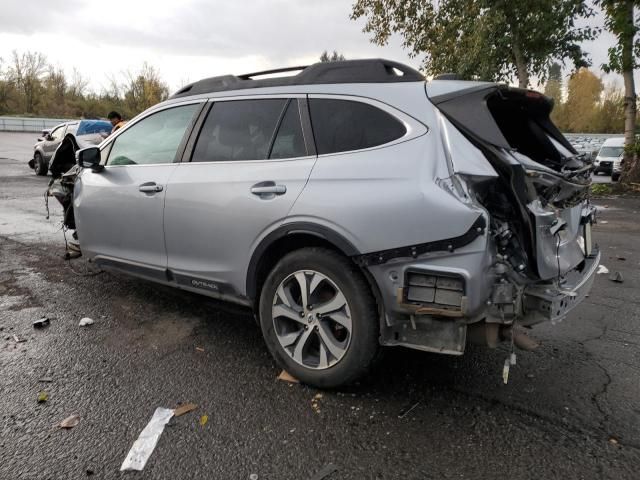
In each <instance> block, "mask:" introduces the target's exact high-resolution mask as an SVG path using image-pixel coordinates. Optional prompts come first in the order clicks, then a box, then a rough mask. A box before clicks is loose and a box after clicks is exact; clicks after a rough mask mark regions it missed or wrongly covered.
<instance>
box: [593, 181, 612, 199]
mask: <svg viewBox="0 0 640 480" xmlns="http://www.w3.org/2000/svg"><path fill="white" fill-rule="evenodd" d="M591 193H592V194H593V195H595V196H602V195H611V194H612V193H613V188H612V187H611V185H610V184H608V183H594V184H593V185H591Z"/></svg>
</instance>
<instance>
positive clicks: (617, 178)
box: [611, 172, 620, 182]
mask: <svg viewBox="0 0 640 480" xmlns="http://www.w3.org/2000/svg"><path fill="white" fill-rule="evenodd" d="M611 181H612V182H618V181H620V173H615V172H614V173H612V174H611Z"/></svg>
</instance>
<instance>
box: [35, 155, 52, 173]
mask: <svg viewBox="0 0 640 480" xmlns="http://www.w3.org/2000/svg"><path fill="white" fill-rule="evenodd" d="M33 159H34V163H35V171H36V175H40V176H42V177H44V176H46V175H47V173H49V165H47V162H45V161H44V158H42V155H41V154H40V152H36V153H35V154H34V156H33Z"/></svg>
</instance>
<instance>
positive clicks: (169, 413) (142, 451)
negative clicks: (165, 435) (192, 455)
mask: <svg viewBox="0 0 640 480" xmlns="http://www.w3.org/2000/svg"><path fill="white" fill-rule="evenodd" d="M171 417H173V409H171V408H161V407H158V408H156V411H155V412H153V417H151V420H149V423H147V426H146V427H144V429H143V430H142V432H140V435H139V436H138V438H137V440H136V441H135V442H133V446H132V447H131V450H129V453H128V454H127V457H126V458H125V459H124V462H122V466H121V467H120V470H121V471H122V470H138V471H139V470H142V469H143V468H144V466H145V465H146V464H147V460H149V457H150V456H151V454H152V453H153V450H154V449H155V448H156V445H157V444H158V439H159V438H160V435H161V434H162V431H163V430H164V426H165V425H166V424H167V423H168V422H169V420H171Z"/></svg>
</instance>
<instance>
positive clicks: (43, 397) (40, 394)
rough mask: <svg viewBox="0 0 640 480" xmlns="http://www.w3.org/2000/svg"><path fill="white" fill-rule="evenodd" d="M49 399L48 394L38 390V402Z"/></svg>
mask: <svg viewBox="0 0 640 480" xmlns="http://www.w3.org/2000/svg"><path fill="white" fill-rule="evenodd" d="M47 400H49V394H48V393H47V392H45V391H44V390H40V391H39V392H38V403H44V402H46V401H47Z"/></svg>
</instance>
